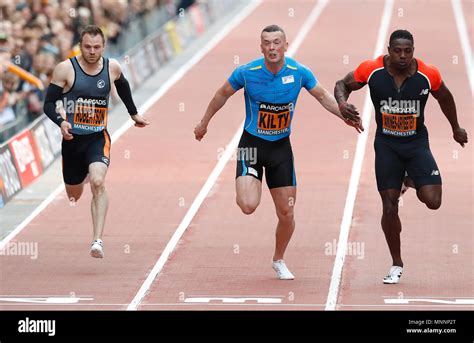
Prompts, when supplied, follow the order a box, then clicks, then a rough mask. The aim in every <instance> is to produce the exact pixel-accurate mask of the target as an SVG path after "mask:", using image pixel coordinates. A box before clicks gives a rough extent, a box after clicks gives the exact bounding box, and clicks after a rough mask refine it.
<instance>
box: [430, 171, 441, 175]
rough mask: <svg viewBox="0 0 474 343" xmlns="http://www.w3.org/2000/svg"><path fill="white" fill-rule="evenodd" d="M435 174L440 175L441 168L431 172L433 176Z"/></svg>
mask: <svg viewBox="0 0 474 343" xmlns="http://www.w3.org/2000/svg"><path fill="white" fill-rule="evenodd" d="M433 175H439V170H433V171H432V172H431V176H433Z"/></svg>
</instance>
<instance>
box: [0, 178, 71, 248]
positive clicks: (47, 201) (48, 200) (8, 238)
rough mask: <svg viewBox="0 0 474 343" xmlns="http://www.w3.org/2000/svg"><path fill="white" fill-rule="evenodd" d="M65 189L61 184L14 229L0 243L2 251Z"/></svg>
mask: <svg viewBox="0 0 474 343" xmlns="http://www.w3.org/2000/svg"><path fill="white" fill-rule="evenodd" d="M63 189H64V184H63V183H61V184H60V185H59V186H58V187H57V188H56V189H55V190H54V191H53V192H52V193H51V194H50V195H49V196H48V197H47V198H46V199H44V200H43V201H42V202H41V204H39V205H38V207H36V208H35V209H34V210H33V212H31V213H30V215H29V216H28V217H26V218H25V219H24V220H23V221H22V222H21V223H20V224H19V225H18V226H17V227H16V228H14V229H13V230H12V231H11V232H10V233H9V234H8V235H7V236H5V238H4V239H2V241H1V242H0V250H3V248H5V246H6V245H7V244H8V242H10V241H11V240H12V239H13V238H14V237H15V236H16V235H18V234H19V233H20V231H21V230H23V229H24V228H25V227H26V226H27V225H28V224H29V223H30V222H31V221H32V220H33V219H35V218H36V216H37V215H38V214H40V213H41V212H43V210H44V209H45V208H46V207H47V206H48V205H49V204H50V203H51V202H52V201H53V200H54V199H55V198H56V197H57V196H58V195H59V193H61V192H62V191H63Z"/></svg>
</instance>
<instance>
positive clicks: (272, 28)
mask: <svg viewBox="0 0 474 343" xmlns="http://www.w3.org/2000/svg"><path fill="white" fill-rule="evenodd" d="M278 31H280V32H282V33H283V35H284V36H285V37H286V34H285V31H283V29H282V28H281V27H280V26H278V25H275V24H273V25H268V26H267V27H265V28H264V29H263V30H262V33H264V32H278Z"/></svg>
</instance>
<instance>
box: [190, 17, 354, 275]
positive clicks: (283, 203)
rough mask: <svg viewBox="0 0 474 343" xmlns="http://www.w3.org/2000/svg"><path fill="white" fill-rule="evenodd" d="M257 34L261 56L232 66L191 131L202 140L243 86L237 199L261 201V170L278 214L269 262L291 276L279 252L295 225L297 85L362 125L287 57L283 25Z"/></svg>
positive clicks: (247, 205)
mask: <svg viewBox="0 0 474 343" xmlns="http://www.w3.org/2000/svg"><path fill="white" fill-rule="evenodd" d="M260 40H261V43H260V47H261V51H262V53H263V58H259V59H257V60H254V61H252V62H250V63H248V64H245V65H242V66H240V67H238V68H236V69H235V70H234V72H233V73H232V75H231V76H230V77H229V79H228V80H227V81H226V82H225V83H224V85H223V86H222V87H221V88H219V89H218V90H217V92H216V94H215V96H214V98H213V99H212V100H211V102H210V103H209V106H208V108H207V110H206V113H205V114H204V117H203V118H202V120H201V122H200V123H199V124H198V125H197V126H196V128H195V130H194V134H195V137H196V139H197V140H199V141H200V140H201V139H202V138H203V137H204V135H205V134H206V132H207V126H208V124H209V121H210V120H211V118H212V117H213V116H214V114H215V113H216V112H217V111H218V110H219V109H221V108H222V106H224V104H225V103H226V101H227V99H229V97H231V96H232V95H233V94H234V93H235V92H237V91H238V90H239V89H241V88H244V90H245V108H246V117H245V124H244V131H243V133H242V138H241V139H240V143H239V147H238V158H237V175H236V190H237V199H236V200H237V204H238V205H239V207H240V208H241V210H242V212H243V213H245V214H251V213H253V212H254V211H255V209H256V208H257V206H258V205H259V203H260V198H261V193H262V178H263V172H264V170H265V179H266V182H267V186H268V188H269V189H270V193H271V195H272V198H273V201H274V203H275V208H276V212H277V216H278V225H277V228H276V244H275V252H274V254H273V261H272V267H273V269H274V270H275V271H276V273H277V277H278V278H279V279H281V280H292V279H294V276H293V274H292V273H291V272H290V271H289V270H288V268H287V267H286V265H285V262H284V260H283V255H284V253H285V250H286V248H287V245H288V243H289V241H290V239H291V236H292V234H293V231H294V229H295V221H294V214H293V213H294V211H293V210H294V204H295V200H296V176H295V169H294V163H293V153H292V150H291V144H290V139H289V136H290V133H291V120H292V119H293V115H294V110H295V105H296V100H297V98H298V94H299V93H300V90H301V88H303V87H304V88H306V90H307V91H308V92H309V93H310V94H311V95H312V96H313V97H315V98H316V100H318V101H319V103H321V105H322V106H323V107H324V108H325V109H326V110H328V111H329V112H331V113H333V114H335V115H336V116H337V117H339V118H341V119H342V120H343V121H345V122H346V124H348V125H350V126H353V127H355V128H356V130H357V131H358V132H361V130H363V128H362V125H361V122H360V118H359V117H358V116H357V115H351V114H350V115H348V116H347V118H344V117H343V116H342V115H341V113H340V112H339V108H338V105H337V102H336V100H335V99H334V97H333V96H332V95H331V94H330V93H329V92H328V91H327V90H326V89H324V88H323V87H322V86H321V84H320V83H318V81H317V79H316V78H315V77H314V75H313V73H312V72H311V70H309V69H308V68H307V67H306V66H304V65H302V64H300V63H298V62H297V61H295V60H294V59H292V58H289V57H285V52H286V51H287V49H288V43H287V41H286V35H285V32H284V31H283V29H282V28H281V27H279V26H277V25H270V26H267V27H266V28H264V29H263V31H262V33H261V36H260Z"/></svg>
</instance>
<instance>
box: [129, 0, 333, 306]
mask: <svg viewBox="0 0 474 343" xmlns="http://www.w3.org/2000/svg"><path fill="white" fill-rule="evenodd" d="M259 3H260V2H258V3H256V4H253V5H250V6H249V7H248V8H247V10H246V11H243V12H241V15H240V16H239V17H236V18H235V19H236V20H235V21H234V23H231V24H232V25H229V26H228V27H227V28H224V29H223V30H222V31H221V33H222V34H227V33H228V32H229V31H230V30H231V29H232V28H233V27H235V26H237V25H238V23H240V22H241V21H242V20H243V19H244V18H245V17H246V16H247V15H248V14H250V12H251V11H253V9H254V8H255V7H256V6H257V5H258V4H259ZM327 3H328V0H321V1H319V2H318V3H317V5H316V6H315V7H314V8H313V10H312V11H311V13H310V15H309V16H308V18H307V19H306V21H305V22H304V24H303V26H302V27H301V29H300V31H299V32H298V34H297V35H296V37H295V40H294V43H293V44H292V45H291V47H290V49H288V56H291V55H293V54H294V53H295V52H296V51H297V50H298V48H299V46H300V45H301V43H302V42H303V39H304V38H305V36H306V35H307V34H308V32H309V30H310V28H311V27H312V26H313V25H314V23H315V22H316V20H317V19H318V17H319V15H320V14H321V12H322V10H323V9H324V7H325V6H326V5H327ZM243 125H244V123H243V122H242V124H241V125H240V126H239V128H238V130H237V131H236V132H235V134H234V137H233V138H232V140H231V142H230V143H229V144H228V145H227V147H226V150H225V151H224V154H223V156H222V157H221V158H220V159H219V161H218V162H217V164H216V166H215V167H214V169H213V171H212V172H211V174H210V175H209V177H208V179H207V180H206V183H205V184H204V186H203V187H202V188H201V190H200V192H199V194H198V195H197V197H196V198H195V199H194V201H193V203H192V205H191V207H190V208H189V210H188V212H187V213H186V215H185V216H184V218H183V220H182V221H181V223H180V224H179V226H178V228H177V229H176V231H175V233H174V234H173V236H172V237H171V239H170V241H169V242H168V244H167V245H166V247H165V249H164V250H163V252H162V253H161V255H160V258H159V259H158V261H157V262H156V264H155V266H154V267H153V269H152V270H151V272H150V274H149V275H148V277H147V278H146V280H145V281H144V282H143V284H142V286H141V287H140V290H139V291H138V292H137V294H136V295H135V297H134V298H133V300H132V302H131V303H130V305H129V306H128V307H127V310H132V311H133V310H137V309H138V306H139V305H140V303H141V302H142V300H143V298H144V297H145V295H146V294H147V292H148V291H149V289H150V287H151V285H152V283H153V281H154V280H155V278H156V277H157V276H158V274H159V273H160V272H161V270H162V269H163V266H164V265H165V263H166V261H167V260H168V258H169V256H170V255H171V253H172V252H173V250H174V249H175V248H176V245H177V244H178V242H179V240H180V239H181V237H182V236H183V234H184V232H185V231H186V229H187V228H188V226H189V224H190V223H191V221H192V219H193V218H194V215H195V214H196V213H197V211H198V210H199V207H201V204H202V203H203V201H204V199H205V198H206V196H207V194H208V193H209V191H210V190H211V188H212V187H213V186H214V183H215V182H216V180H217V178H218V177H219V175H220V174H221V172H222V170H224V167H225V165H226V164H227V162H228V161H229V159H230V157H231V156H232V155H233V154H234V151H235V149H236V148H237V145H238V143H239V139H240V135H241V134H242V130H243Z"/></svg>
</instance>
